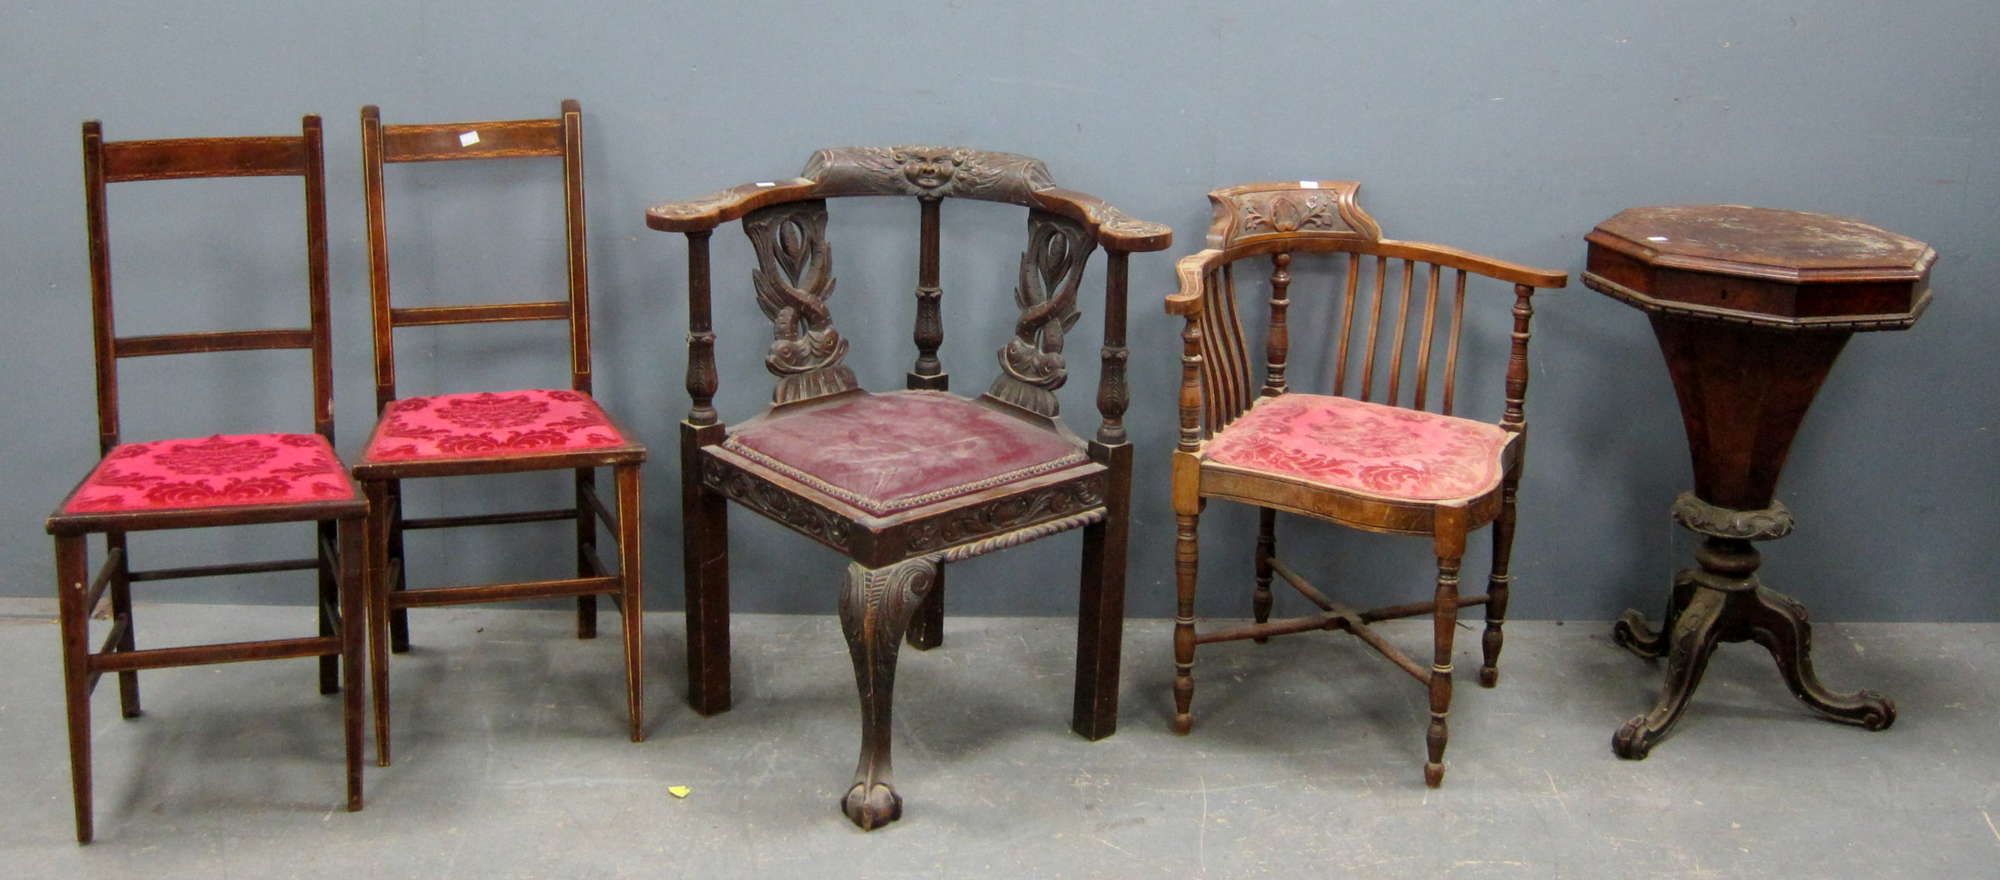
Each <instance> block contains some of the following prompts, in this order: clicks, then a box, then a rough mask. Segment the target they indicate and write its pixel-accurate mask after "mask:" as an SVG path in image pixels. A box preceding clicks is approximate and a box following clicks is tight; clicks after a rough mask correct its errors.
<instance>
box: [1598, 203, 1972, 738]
mask: <svg viewBox="0 0 2000 880" xmlns="http://www.w3.org/2000/svg"><path fill="white" fill-rule="evenodd" d="M1585 240H1586V241H1588V242H1589V260H1588V266H1587V269H1588V271H1586V272H1584V274H1583V282H1584V284H1586V285H1588V286H1589V287H1590V288H1591V289H1593V290H1596V291H1598V292H1600V293H1603V294H1606V295H1608V296H1610V297H1612V298H1614V299H1617V300H1619V301H1621V302H1624V303H1626V304H1627V305H1630V306H1633V307H1634V308H1637V309H1640V310H1641V311H1644V312H1646V314H1647V317H1648V318H1649V319H1650V320H1651V321H1652V324H1653V333H1654V335H1655V336H1656V337H1657V338H1658V340H1659V343H1660V351H1661V353H1662V354H1663V355H1665V356H1666V361H1667V370H1668V372H1669V373H1670V374H1671V376H1672V377H1673V383H1674V392H1675V394H1676V395H1677V396H1678V397H1679V399H1680V408H1681V420H1682V422H1683V423H1684V424H1685V426H1686V428H1687V437H1688V451H1689V453H1690V455H1691V456H1692V457H1693V460H1694V491H1692V492H1688V493H1683V494H1682V495H1681V496H1680V497H1679V498H1677V499H1676V500H1675V502H1674V506H1673V515H1674V519H1675V520H1676V521H1677V522H1679V523H1680V524H1681V525H1682V526H1684V527H1686V528H1687V529H1688V530H1690V531H1692V532H1695V533H1696V534H1698V535H1700V536H1701V543H1700V545H1699V546H1698V547H1697V548H1696V550H1695V554H1694V555H1695V561H1696V562H1697V563H1698V564H1699V567H1698V568H1690V569H1686V570H1683V571H1681V572H1680V573H1679V574H1678V575H1676V576H1675V578H1674V584H1673V590H1672V593H1671V595H1670V596H1669V598H1668V601H1667V612H1666V619H1665V622H1664V626H1663V627H1662V628H1661V629H1660V630H1658V631H1655V630H1653V629H1652V628H1651V627H1650V626H1649V625H1648V624H1647V622H1646V619H1645V617H1644V616H1643V615H1641V614H1640V613H1639V612H1637V611H1627V612H1625V615H1624V617H1623V619H1621V620H1619V621H1618V623H1617V625H1616V628H1615V630H1614V636H1615V638H1616V639H1617V641H1618V642H1619V644H1622V645H1624V646H1625V647H1627V648H1629V649H1631V650H1632V651H1633V652H1634V653H1637V654H1639V655H1640V656H1643V657H1660V656H1665V657H1666V658H1667V669H1666V681H1665V683H1664V684H1663V685H1662V687H1661V689H1660V699H1659V702H1658V704H1657V705H1655V706H1654V708H1653V710H1652V711H1650V712H1648V713H1646V714H1644V715H1641V716H1638V717H1636V718H1633V719H1631V720H1629V721H1627V722H1625V724H1624V726H1623V727H1621V728H1619V730H1618V733H1617V735H1616V736H1615V737H1613V739H1612V749H1613V750H1614V751H1616V752H1617V753H1618V755H1619V756H1620V757H1624V758H1632V759H1638V758H1644V757H1645V756H1646V754H1647V753H1648V752H1649V751H1651V750H1652V747H1653V746H1654V745H1655V744H1656V743H1658V742H1659V741H1660V740H1661V739H1662V738H1664V737H1665V736H1666V735H1667V732H1668V731H1669V730H1671V729H1672V728H1673V725H1674V722H1676V721H1678V720H1679V719H1680V716H1681V713H1682V711H1683V710H1685V709H1686V707H1687V703H1688V699H1689V697H1690V696H1692V695H1693V693H1694V690H1695V687H1696V686H1697V685H1699V684H1700V682H1701V676H1702V672H1703V671H1704V670H1705V669H1706V668H1707V665H1708V658H1709V656H1710V655H1711V654H1712V653H1714V651H1715V647H1716V645H1717V644H1718V643H1721V642H1740V641H1755V642H1757V643H1758V644H1760V645H1763V646H1764V647H1765V648H1767V649H1769V650H1770V652H1771V654H1772V656H1773V657H1775V658H1776V660H1777V663H1778V671H1779V673H1780V674H1781V675H1782V676H1784V679H1785V683H1786V685H1787V686H1789V687H1790V688H1791V691H1792V694H1793V695H1794V696H1796V697H1798V698H1799V700H1801V701H1802V702H1804V703H1805V704H1806V705H1808V706H1811V707H1812V708H1814V709H1816V710H1818V711H1820V712H1822V713H1824V714H1826V715H1827V716H1829V717H1831V718H1834V719H1836V720H1840V721H1845V722H1848V723H1852V724H1858V725H1860V726H1862V727H1865V728H1867V729H1869V730H1881V729H1884V728H1886V727H1888V726H1889V725H1890V724H1891V723H1892V722H1894V721H1895V720H1896V706H1895V703H1893V702H1891V701H1890V700H1889V699H1888V698H1887V697H1884V696H1882V695H1881V694H1877V693H1874V692H1871V691H1861V692H1858V693H1853V694H1840V693H1834V692H1831V691H1829V690H1827V689H1826V688H1825V687H1824V686H1823V685H1821V684H1820V682H1819V679H1818V678H1817V677H1816V676H1815V675H1814V674H1813V668H1812V641H1811V636H1812V633H1811V628H1810V627H1809V625H1808V624H1807V622H1806V610H1805V606H1804V605H1802V604H1800V603H1799V602H1798V601H1797V600H1795V599H1792V598H1791V597H1789V596H1786V595H1784V594H1782V593H1779V592H1777V591H1775V590H1772V589H1770V588H1769V587H1766V586H1764V585H1763V584H1762V583H1760V582H1759V581H1758V579H1757V566H1758V562H1759V557H1758V553H1757V549H1756V547H1755V545H1754V543H1753V542H1756V541H1768V540H1772V539H1775V538H1781V537H1784V536H1785V535H1786V534H1789V533H1790V532H1791V530H1792V516H1791V512H1790V511H1788V510H1786V508H1785V506H1784V505H1783V504H1781V503H1779V502H1778V501H1777V500H1776V498H1775V496H1774V493H1775V491H1776V489H1777V484H1778V475H1779V473H1780V472H1781V471H1782V470H1783V468H1784V465H1785V455H1786V453H1787V452H1788V451H1789V450H1790V448H1791V444H1792V438H1793V437H1794V436H1795V435H1796V434H1797V432H1798V428H1799V423H1800V422H1801V420H1803V419H1804V418H1805V414H1806V409H1807V408H1808V407H1810V406H1811V405H1812V400H1813V395H1814V394H1815V393H1817V392H1818V390H1819V386H1820V383H1821V382H1822V381H1823V380H1825V378H1826V375H1827V372H1828V370H1830V369H1831V368H1832V367H1833V362H1834V359H1835V358H1837V357H1838V356H1839V355H1840V350H1841V347H1842V346H1844V345H1846V344H1847V339H1848V337H1849V336H1851V335H1852V334H1854V333H1855V332H1858V331H1868V330H1900V329H1903V328H1906V327H1909V326H1910V325H1911V324H1913V323H1915V322H1916V320H1917V316H1918V315H1919V314H1921V313H1922V312H1923V309H1924V307H1925V305H1927V304H1928V303H1929V301H1930V286H1929V278H1930V269H1931V265H1932V264H1933V263H1934V262H1936V259H1937V254H1936V252H1934V251H1932V250H1931V249H1930V248H1929V247H1928V246H1926V245H1925V244H1924V243H1923V242H1919V241H1916V240H1913V239H1910V238H1906V237H1904V236H1901V235H1897V234H1895V233H1892V232H1888V231H1885V230H1882V229H1879V228H1876V227H1874V226H1869V225H1867V224H1864V223H1860V222H1857V221H1854V220H1849V219H1846V218H1841V217H1830V216H1826V215H1821V214H1807V213H1800V212H1796V211H1777V210H1769V209H1763V208H1750V207H1744V206H1740V205H1664V206H1655V207H1645V208H1633V209H1631V210H1627V211H1625V212H1623V213H1620V214H1618V215H1617V216H1615V217H1612V218H1611V219H1609V220H1606V221H1604V222H1603V223H1601V224H1598V226H1597V228H1596V229H1594V230H1592V231H1591V233H1590V234H1589V235H1588V236H1586V239H1585Z"/></svg>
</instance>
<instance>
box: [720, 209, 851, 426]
mask: <svg viewBox="0 0 2000 880" xmlns="http://www.w3.org/2000/svg"><path fill="white" fill-rule="evenodd" d="M743 232H744V234H746V235H748V236H749V237H750V245H751V247H752V248H754V249H755V250H756V252H757V268H756V269H754V270H752V271H751V273H750V279H751V281H752V282H753V283H754V284H755V285H756V288H757V307H758V308H760V309H762V310H763V311H764V316H765V317H767V318H770V319H771V337H772V338H771V353H770V354H769V355H766V356H765V358H764V365H765V366H766V367H768V368H769V369H770V370H771V374H772V375H774V376H777V377H778V385H777V387H776V388H774V389H773V390H772V392H771V400H772V402H773V403H793V402H796V401H800V400H811V399H813V398H817V397H825V396H827V395H830V394H839V393H841V392H843V391H852V390H854V389H856V388H859V387H860V385H859V384H858V383H857V382H856V381H855V379H854V371H852V370H850V369H848V368H847V366H846V365H844V364H842V363H841V362H840V360H841V358H843V357H845V356H846V355H847V340H845V339H842V338H841V336H840V333H839V332H838V331H836V330H834V329H833V314H832V312H831V311H829V310H828V308H827V304H826V301H827V300H828V299H829V298H831V297H832V296H833V285H834V279H833V255H832V252H831V249H830V248H829V247H828V245H827V240H826V202H824V201H818V200H815V201H806V202H793V203H790V204H784V205H774V206H772V207H769V208H764V209H761V210H758V211H755V212H753V213H751V214H750V216H748V217H745V218H743Z"/></svg>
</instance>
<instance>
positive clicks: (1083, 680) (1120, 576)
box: [1069, 443, 1132, 741]
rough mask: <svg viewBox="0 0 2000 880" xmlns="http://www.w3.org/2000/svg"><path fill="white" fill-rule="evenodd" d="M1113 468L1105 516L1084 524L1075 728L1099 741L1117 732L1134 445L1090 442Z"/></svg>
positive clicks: (1099, 457)
mask: <svg viewBox="0 0 2000 880" xmlns="http://www.w3.org/2000/svg"><path fill="white" fill-rule="evenodd" d="M1091 450H1092V455H1093V456H1095V457H1097V460H1098V461H1101V462H1103V463H1104V464H1105V465H1107V466H1108V467H1110V468H1111V474H1110V480H1109V481H1107V483H1106V486H1105V492H1104V519H1103V520H1102V521H1101V522H1095V523H1092V524H1090V525H1088V526H1085V527H1084V528H1083V572H1082V588H1081V590H1080V591H1079V594H1078V602H1077V616H1076V698H1075V701H1074V702H1073V703H1072V704H1071V706H1070V721H1069V726H1070V729H1071V730H1074V731H1076V733H1077V735H1078V736H1081V737H1083V738H1084V739H1087V740H1092V741H1096V740H1100V739H1103V738H1105V737H1107V736H1110V735H1111V734H1113V733H1115V732H1117V730H1118V669H1119V665H1120V660H1121V656H1122V653H1123V651H1124V645H1125V559H1126V552H1127V549H1128V547H1129V546H1130V543H1131V540H1130V539H1131V533H1132V520H1131V515H1130V511H1131V498H1132V445H1131V444H1130V443H1121V444H1118V445H1117V446H1109V447H1106V446H1102V445H1100V444H1096V443H1093V444H1091Z"/></svg>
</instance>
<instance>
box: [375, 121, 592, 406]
mask: <svg viewBox="0 0 2000 880" xmlns="http://www.w3.org/2000/svg"><path fill="white" fill-rule="evenodd" d="M361 149H362V174H363V178H364V180H363V183H364V186H365V188H366V190H367V211H368V251H369V258H370V260H369V262H370V266H371V268H372V271H371V273H370V275H369V290H370V292H371V294H372V296H371V297H370V304H371V311H372V314H373V316H374V322H375V394H376V404H377V405H378V406H379V405H383V404H386V403H388V402H389V401H391V400H394V399H395V397H396V352H395V342H394V338H395V337H394V334H393V332H392V331H393V330H394V329H395V328H398V327H419V326H435V325H442V324H472V323H485V322H495V321H565V322H568V324H569V338H570V346H569V348H570V387H571V388H572V389H574V390H576V391H582V392H585V393H589V392H590V390H591V389H590V270H589V260H588V257H587V248H586V247H585V230H584V197H583V111H582V108H581V106H580V105H579V104H578V103H577V102H576V101H574V100H565V101H563V103H562V115H561V116H558V117H552V118H548V119H515V120H498V121H486V122H443V123H424V124H417V125H384V124H383V123H382V114H381V111H380V110H378V109H377V108H376V107H375V106H374V105H372V104H371V105H369V106H367V107H363V108H362V109H361ZM533 158H552V159H560V160H561V161H562V164H563V217H564V230H565V236H564V246H565V253H566V254H567V258H568V269H569V293H568V296H567V297H566V298H564V299H560V300H545V301H537V302H509V303H482V304H477V305H456V306H418V307H405V308H397V307H395V305H394V304H393V303H392V301H391V296H390V291H391V286H390V282H389V235H388V218H387V216H386V211H385V208H384V199H385V197H384V183H383V166H384V165H386V164H395V163H403V162H447V161H460V160H469V159H533Z"/></svg>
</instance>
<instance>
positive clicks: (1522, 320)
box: [1500, 284, 1535, 431]
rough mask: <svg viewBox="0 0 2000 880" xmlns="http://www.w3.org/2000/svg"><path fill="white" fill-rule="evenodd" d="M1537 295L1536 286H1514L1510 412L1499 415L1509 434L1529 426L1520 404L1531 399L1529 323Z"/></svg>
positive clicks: (1508, 368)
mask: <svg viewBox="0 0 2000 880" xmlns="http://www.w3.org/2000/svg"><path fill="white" fill-rule="evenodd" d="M1534 295H1535V289H1534V288H1533V287H1530V286H1528V285H1526V284H1516V285H1514V332H1513V334H1512V336H1513V340H1514V342H1513V347H1512V349H1511V350H1510V351H1509V352H1508V355H1507V410H1506V412H1504V413H1502V414H1501V416H1500V427H1502V428H1506V429H1507V430H1509V431H1524V430H1527V427H1528V418H1527V415H1526V414H1525V413H1524V412H1523V411H1522V406H1521V404H1522V401H1523V400H1525V399H1526V398H1527V396H1528V320H1529V319H1530V318H1533V317H1534V316H1535V305H1534V301H1533V297H1534Z"/></svg>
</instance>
